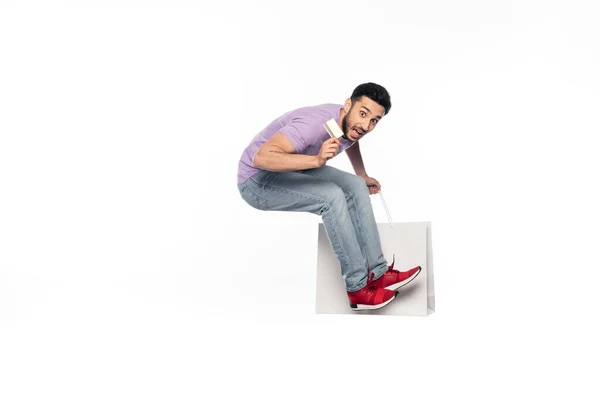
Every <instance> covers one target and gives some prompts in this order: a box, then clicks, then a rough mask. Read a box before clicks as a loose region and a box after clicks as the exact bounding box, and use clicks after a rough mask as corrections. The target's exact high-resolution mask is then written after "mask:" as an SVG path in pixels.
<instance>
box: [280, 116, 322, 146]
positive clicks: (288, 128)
mask: <svg viewBox="0 0 600 400" xmlns="http://www.w3.org/2000/svg"><path fill="white" fill-rule="evenodd" d="M315 129H316V127H315V126H314V123H311V121H310V120H307V119H304V118H294V119H293V120H291V121H290V122H289V123H288V124H286V125H285V126H284V127H283V128H281V129H280V130H279V132H281V133H283V134H284V135H285V136H286V137H287V138H288V139H289V140H290V142H291V143H292V146H294V148H295V149H296V153H298V154H302V152H304V151H305V150H306V149H307V148H308V147H309V146H310V145H311V144H312V142H313V140H311V138H312V137H314V135H315Z"/></svg>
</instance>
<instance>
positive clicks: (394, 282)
mask: <svg viewBox="0 0 600 400" xmlns="http://www.w3.org/2000/svg"><path fill="white" fill-rule="evenodd" d="M395 262H396V255H395V254H394V260H393V261H392V265H390V266H389V267H388V270H387V271H385V274H383V275H381V277H379V278H378V279H377V280H376V281H374V282H373V284H372V285H373V286H375V287H377V288H380V289H388V290H396V289H398V288H399V287H402V286H404V285H406V284H407V283H409V282H410V281H412V280H413V279H415V278H416V277H417V275H419V272H421V267H420V266H417V267H414V268H411V269H409V270H408V271H398V270H395V269H394V263H395Z"/></svg>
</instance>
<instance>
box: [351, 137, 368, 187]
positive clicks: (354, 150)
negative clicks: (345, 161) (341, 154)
mask: <svg viewBox="0 0 600 400" xmlns="http://www.w3.org/2000/svg"><path fill="white" fill-rule="evenodd" d="M346 153H347V154H348V158H349V159H350V163H351V164H352V168H354V172H355V173H356V175H358V176H362V177H363V178H364V177H366V176H367V171H365V165H364V163H363V159H362V156H361V154H360V147H359V146H358V142H356V143H354V144H353V145H352V146H350V147H348V148H347V149H346Z"/></svg>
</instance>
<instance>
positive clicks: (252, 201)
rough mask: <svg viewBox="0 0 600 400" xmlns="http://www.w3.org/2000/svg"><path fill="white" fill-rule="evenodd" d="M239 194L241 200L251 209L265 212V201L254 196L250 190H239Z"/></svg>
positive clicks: (245, 188)
mask: <svg viewBox="0 0 600 400" xmlns="http://www.w3.org/2000/svg"><path fill="white" fill-rule="evenodd" d="M240 194H241V195H242V199H244V201H245V202H246V203H248V204H249V205H250V206H252V207H253V208H256V209H257V210H263V211H266V210H267V200H266V199H264V198H262V197H260V196H258V195H256V194H255V193H254V192H253V191H252V190H250V189H248V187H246V186H244V187H242V188H241V189H240Z"/></svg>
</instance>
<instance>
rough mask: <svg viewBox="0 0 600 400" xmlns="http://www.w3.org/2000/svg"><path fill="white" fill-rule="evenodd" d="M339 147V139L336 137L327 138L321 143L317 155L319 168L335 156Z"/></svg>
mask: <svg viewBox="0 0 600 400" xmlns="http://www.w3.org/2000/svg"><path fill="white" fill-rule="evenodd" d="M339 148H340V141H339V140H338V139H337V138H331V139H327V140H326V141H324V142H323V144H322V145H321V150H320V151H319V154H318V155H317V160H318V165H319V168H320V167H322V166H324V165H325V164H326V163H327V161H328V160H331V159H332V158H333V157H335V156H336V155H337V153H338V151H339Z"/></svg>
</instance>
